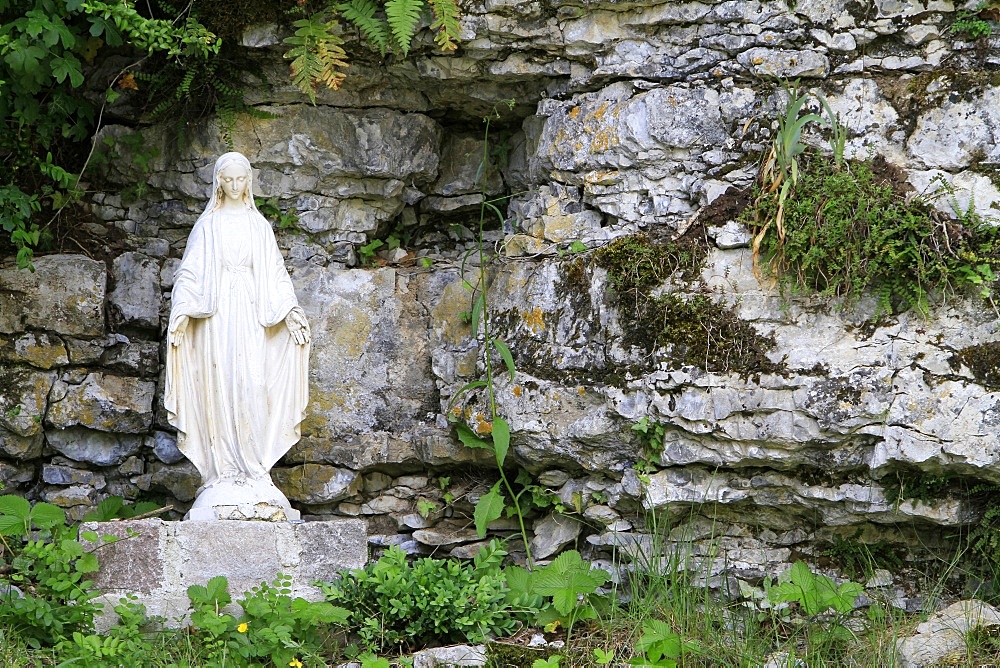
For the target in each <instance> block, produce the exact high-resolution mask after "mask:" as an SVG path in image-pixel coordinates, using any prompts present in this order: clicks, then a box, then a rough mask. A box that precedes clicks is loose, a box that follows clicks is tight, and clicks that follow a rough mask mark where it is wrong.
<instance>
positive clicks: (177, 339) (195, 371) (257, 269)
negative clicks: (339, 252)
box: [164, 153, 310, 520]
mask: <svg viewBox="0 0 1000 668" xmlns="http://www.w3.org/2000/svg"><path fill="white" fill-rule="evenodd" d="M171 300H172V306H171V310H170V324H169V326H168V328H167V336H168V340H169V345H168V346H167V372H166V391H165V397H164V405H165V407H166V409H167V414H168V417H169V420H170V424H172V425H173V426H174V427H176V428H177V432H178V434H177V436H178V447H179V448H180V450H181V452H183V453H184V455H185V456H186V457H187V458H188V459H190V460H191V461H192V462H193V463H194V465H195V466H196V467H197V468H198V471H199V472H200V473H201V476H202V487H201V489H199V492H198V498H197V499H196V500H195V503H194V506H193V507H192V509H191V512H190V514H189V515H188V517H189V518H190V519H217V518H236V519H242V518H247V519H251V518H262V519H278V520H283V519H298V513H297V512H296V511H293V510H292V509H291V507H290V505H289V503H288V499H287V498H285V496H284V495H283V494H282V493H281V491H280V490H279V489H278V488H277V487H275V486H274V483H273V482H272V481H271V477H270V475H269V471H270V470H271V467H272V466H274V464H275V462H277V461H278V459H279V458H281V456H282V455H284V454H285V453H286V452H288V449H289V448H291V447H292V445H294V444H295V442H296V441H298V440H299V424H300V423H301V422H302V419H303V417H304V411H305V408H306V404H307V403H308V400H309V388H308V363H309V339H310V332H309V324H308V323H307V322H306V318H305V314H304V313H303V312H302V309H301V308H299V306H298V301H297V300H296V298H295V292H294V291H293V289H292V281H291V279H290V278H289V276H288V272H287V271H286V270H285V265H284V261H283V259H282V257H281V253H280V251H279V250H278V245H277V243H276V242H275V240H274V233H273V232H272V231H271V226H270V225H269V224H268V222H267V221H266V220H265V219H264V217H263V216H262V215H261V214H260V212H259V211H258V210H257V207H256V206H255V204H254V201H253V170H252V169H251V167H250V162H249V161H248V160H247V159H246V157H244V156H243V155H242V154H240V153H226V154H225V155H223V156H221V157H220V158H219V159H218V160H217V161H216V163H215V172H214V174H213V177H212V197H211V199H210V200H209V202H208V206H206V207H205V212H204V213H203V214H201V216H200V217H199V218H198V221H197V222H196V223H195V226H194V229H192V230H191V235H190V236H189V237H188V242H187V248H186V249H185V250H184V257H183V259H182V260H181V264H180V266H179V267H178V269H177V273H176V275H175V276H174V288H173V292H172V297H171ZM237 508H239V510H238V511H237ZM254 508H256V509H257V510H256V511H254V510H253V509H254ZM248 509H250V510H248ZM282 511H283V512H282Z"/></svg>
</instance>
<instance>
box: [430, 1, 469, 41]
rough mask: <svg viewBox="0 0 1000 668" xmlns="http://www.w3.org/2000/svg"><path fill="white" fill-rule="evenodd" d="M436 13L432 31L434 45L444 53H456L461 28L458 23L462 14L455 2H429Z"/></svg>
mask: <svg viewBox="0 0 1000 668" xmlns="http://www.w3.org/2000/svg"><path fill="white" fill-rule="evenodd" d="M427 1H428V4H430V6H431V11H432V12H434V22H433V23H431V30H433V31H435V33H434V43H435V44H437V45H438V46H439V47H441V50H442V51H454V50H455V49H457V48H458V40H459V33H460V32H461V26H460V25H459V23H458V19H459V16H461V13H460V12H459V9H458V3H457V2H456V1H455V0H427Z"/></svg>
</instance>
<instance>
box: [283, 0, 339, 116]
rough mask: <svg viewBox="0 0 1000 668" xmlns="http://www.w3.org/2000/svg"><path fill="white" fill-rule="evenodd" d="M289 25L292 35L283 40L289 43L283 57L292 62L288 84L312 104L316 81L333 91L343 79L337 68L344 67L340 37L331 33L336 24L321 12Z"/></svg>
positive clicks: (314, 102) (314, 101) (314, 98)
mask: <svg viewBox="0 0 1000 668" xmlns="http://www.w3.org/2000/svg"><path fill="white" fill-rule="evenodd" d="M292 25H293V26H294V27H295V28H296V31H295V35H294V36H292V37H286V38H285V43H286V44H288V45H290V46H292V48H291V49H289V50H288V51H286V52H285V58H288V59H289V60H291V61H292V64H291V70H292V83H293V84H294V85H295V86H296V88H298V89H299V90H301V91H302V92H303V93H305V94H306V95H308V96H309V101H310V102H312V103H313V104H316V87H317V86H318V85H319V84H324V85H326V86H327V87H329V88H332V89H334V90H336V89H337V88H340V84H341V83H342V82H343V80H344V73H343V72H341V71H339V69H338V68H342V67H347V54H346V53H345V52H344V49H343V48H341V44H343V43H344V40H342V39H341V38H340V37H339V36H338V35H337V34H336V33H335V32H334V30H335V29H336V28H337V27H338V25H337V23H336V22H334V21H324V20H323V17H322V15H321V14H315V15H313V16H312V17H310V18H308V19H301V20H299V21H296V22H295V23H293V24H292Z"/></svg>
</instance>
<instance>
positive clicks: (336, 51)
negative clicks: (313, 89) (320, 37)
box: [316, 38, 347, 90]
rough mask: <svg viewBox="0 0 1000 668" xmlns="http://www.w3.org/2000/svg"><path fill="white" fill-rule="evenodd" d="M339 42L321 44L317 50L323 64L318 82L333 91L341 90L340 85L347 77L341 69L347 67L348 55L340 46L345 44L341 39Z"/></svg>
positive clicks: (330, 41)
mask: <svg viewBox="0 0 1000 668" xmlns="http://www.w3.org/2000/svg"><path fill="white" fill-rule="evenodd" d="M337 42H339V43H335V42H334V41H332V40H329V41H325V42H320V43H319V45H318V46H317V49H316V53H317V55H318V56H319V60H320V62H321V63H322V64H323V71H322V72H321V73H320V75H319V78H318V79H317V81H319V82H320V83H323V84H326V86H327V87H328V88H331V89H333V90H337V89H338V88H340V84H342V83H343V82H344V77H345V76H346V75H345V74H344V73H343V72H341V71H340V69H339V68H343V67H347V53H345V52H344V49H343V48H341V46H340V45H341V44H343V42H341V41H340V40H339V38H338V40H337Z"/></svg>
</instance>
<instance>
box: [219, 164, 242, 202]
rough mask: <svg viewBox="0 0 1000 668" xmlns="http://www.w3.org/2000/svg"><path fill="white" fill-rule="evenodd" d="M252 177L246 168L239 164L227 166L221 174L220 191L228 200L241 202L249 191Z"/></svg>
mask: <svg viewBox="0 0 1000 668" xmlns="http://www.w3.org/2000/svg"><path fill="white" fill-rule="evenodd" d="M249 182H250V175H249V174H247V170H246V168H244V167H243V166H242V165H239V164H232V165H226V166H225V167H224V168H223V169H222V171H221V172H219V189H220V190H221V191H222V194H223V195H225V197H226V199H227V200H232V201H234V202H240V201H242V200H243V196H244V195H245V194H246V191H247V184H248V183H249Z"/></svg>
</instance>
